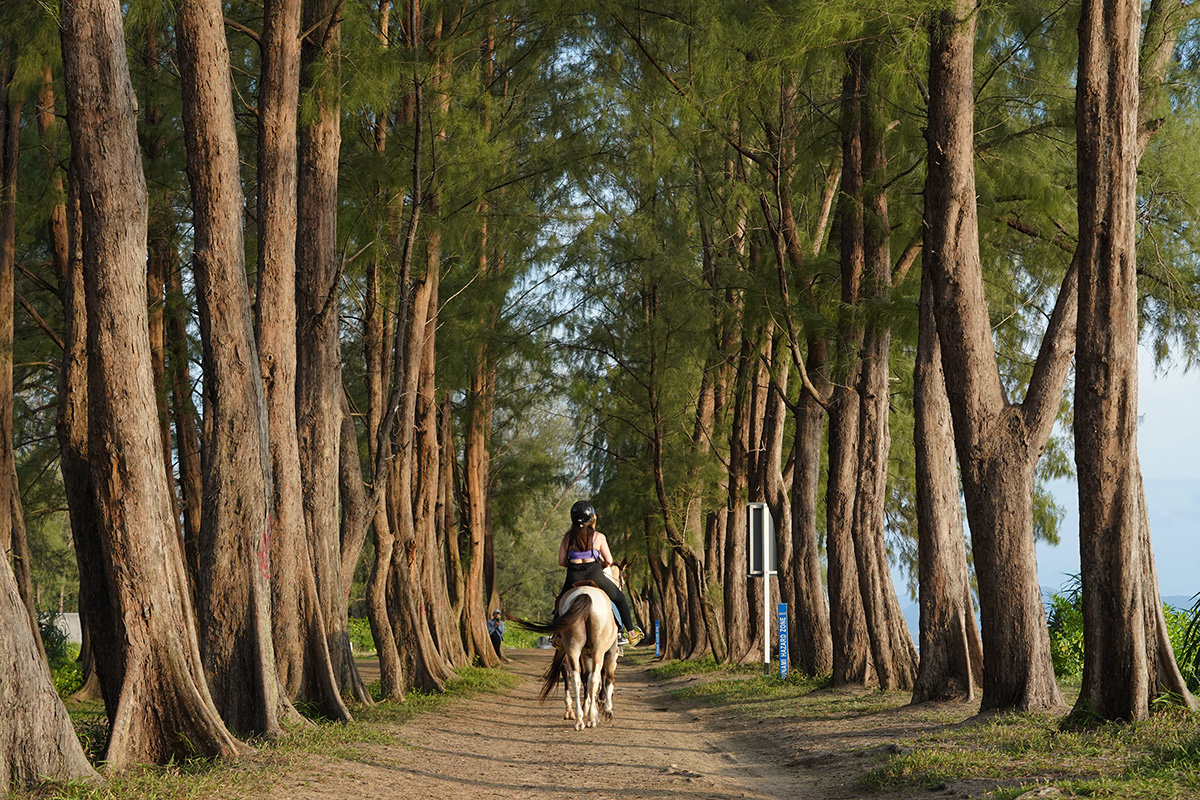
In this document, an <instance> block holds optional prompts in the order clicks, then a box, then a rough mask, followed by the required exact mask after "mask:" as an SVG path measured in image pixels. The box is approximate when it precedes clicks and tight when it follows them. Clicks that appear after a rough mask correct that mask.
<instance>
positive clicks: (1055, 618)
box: [1046, 575, 1083, 681]
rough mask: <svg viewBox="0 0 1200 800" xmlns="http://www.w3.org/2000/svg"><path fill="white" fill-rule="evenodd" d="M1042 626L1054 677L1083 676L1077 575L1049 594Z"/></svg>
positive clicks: (1080, 606) (1080, 593)
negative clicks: (1046, 628)
mask: <svg viewBox="0 0 1200 800" xmlns="http://www.w3.org/2000/svg"><path fill="white" fill-rule="evenodd" d="M1046 624H1047V625H1048V626H1049V628H1050V658H1051V659H1052V660H1053V662H1054V674H1055V676H1056V677H1058V678H1060V679H1063V680H1072V681H1078V680H1079V679H1080V678H1081V677H1082V676H1083V599H1082V587H1081V585H1080V581H1079V576H1078V575H1074V576H1071V578H1070V579H1069V580H1068V581H1067V582H1066V583H1065V584H1063V586H1062V588H1061V589H1060V590H1059V591H1058V592H1055V593H1054V594H1053V595H1051V597H1050V607H1049V609H1048V610H1047V612H1046Z"/></svg>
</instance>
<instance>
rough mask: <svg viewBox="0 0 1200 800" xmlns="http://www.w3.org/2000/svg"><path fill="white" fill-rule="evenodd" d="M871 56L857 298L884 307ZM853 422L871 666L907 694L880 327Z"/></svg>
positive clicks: (882, 214)
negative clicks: (889, 511) (888, 531)
mask: <svg viewBox="0 0 1200 800" xmlns="http://www.w3.org/2000/svg"><path fill="white" fill-rule="evenodd" d="M874 72H875V68H874V53H872V52H870V51H867V52H865V53H864V55H863V59H862V81H863V83H864V85H863V86H862V87H861V91H862V93H863V94H865V95H866V96H867V99H866V100H865V101H864V102H863V103H862V147H863V162H864V163H863V178H864V181H863V183H864V190H863V206H864V214H863V248H864V267H865V269H864V275H863V279H864V280H863V283H864V290H863V294H864V298H865V299H869V300H872V301H874V302H875V303H876V304H878V305H879V306H883V305H884V304H885V303H886V302H887V301H888V300H890V295H891V288H892V282H891V268H892V264H891V247H890V229H889V227H888V208H887V190H886V188H885V187H886V186H887V154H886V150H885V147H884V138H883V136H884V125H885V123H884V122H883V121H882V120H881V119H879V113H878V111H879V109H878V104H879V103H880V102H881V101H879V100H878V99H876V98H875V97H874V96H873V94H874V92H873V86H870V84H872V83H873V81H874V77H875V75H874ZM862 342H863V344H862V363H861V367H860V375H859V384H858V395H859V423H858V487H857V489H856V491H855V494H854V525H853V528H852V532H853V540H854V552H855V559H856V562H857V564H856V566H857V568H858V586H859V592H860V594H861V595H862V599H863V610H864V612H865V615H866V619H867V634H868V636H869V638H870V641H871V661H872V663H873V665H874V667H875V675H876V677H877V678H878V680H879V686H880V688H881V689H901V690H903V689H911V688H912V686H913V681H914V680H915V679H916V674H917V650H916V648H915V647H914V646H913V642H912V636H911V634H909V632H908V624H907V623H906V622H905V620H904V613H903V612H902V611H901V609H900V601H899V600H898V599H897V597H896V587H895V586H894V585H893V584H892V573H891V568H890V566H889V564H888V559H887V545H886V544H885V542H884V540H883V535H884V504H885V502H886V500H887V474H888V453H889V451H890V449H891V432H890V430H889V426H888V415H889V414H890V406H891V396H890V381H889V377H890V373H889V358H888V357H889V351H890V348H891V343H892V332H891V329H890V328H889V327H888V324H887V322H886V321H883V320H881V319H879V318H878V317H874V318H871V319H868V321H867V323H866V327H865V330H864V332H863V340H862Z"/></svg>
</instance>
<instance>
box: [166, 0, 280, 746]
mask: <svg viewBox="0 0 1200 800" xmlns="http://www.w3.org/2000/svg"><path fill="white" fill-rule="evenodd" d="M176 36H177V38H178V45H177V50H178V57H179V71H180V78H181V81H182V85H183V127H184V135H185V141H186V144H187V165H188V182H189V183H190V184H191V188H192V208H193V213H192V227H193V231H194V234H193V236H194V239H193V249H192V263H193V272H194V274H195V277H196V290H197V297H198V305H199V311H200V339H201V343H202V349H203V365H204V384H205V392H206V394H207V395H208V397H209V405H208V415H209V417H210V421H211V424H206V425H205V433H206V436H207V439H206V441H205V444H204V452H205V454H206V456H207V458H206V459H205V462H204V502H203V510H202V512H201V525H200V560H199V573H198V575H197V581H196V608H197V612H198V614H197V616H198V619H199V621H200V631H199V633H200V652H201V656H202V658H203V660H204V669H205V675H206V676H207V678H208V684H209V689H210V691H211V692H212V695H213V700H214V702H215V703H216V705H217V710H218V711H220V713H221V717H222V719H224V720H225V723H226V725H228V726H229V728H230V729H231V730H235V731H238V732H240V733H245V734H251V733H252V734H259V735H268V736H274V735H277V734H279V733H280V732H281V731H282V728H281V727H280V717H281V715H283V714H285V713H287V710H286V709H285V704H286V702H287V701H286V698H284V697H283V696H281V691H280V685H279V676H278V672H277V669H276V665H275V651H274V647H273V643H272V638H271V636H272V633H271V597H270V592H271V585H270V578H271V568H270V549H271V541H270V539H271V469H270V462H269V453H268V449H267V414H266V401H265V399H264V397H263V389H262V382H261V376H260V374H259V372H258V363H259V360H258V351H257V349H256V347H255V344H254V333H253V329H252V320H251V314H250V292H249V287H248V286H247V284H246V263H245V261H246V257H245V246H244V243H243V232H242V231H243V229H242V211H243V205H244V198H243V196H242V185H241V179H240V176H239V174H238V168H239V165H238V144H237V132H236V130H235V125H234V114H233V93H232V88H231V85H230V84H231V80H232V78H231V75H230V72H229V49H228V45H227V44H226V41H225V26H224V20H223V15H222V7H221V4H220V2H219V0H206V1H205V0H187V2H183V3H181V4H180V6H179V18H178V23H177V29H176Z"/></svg>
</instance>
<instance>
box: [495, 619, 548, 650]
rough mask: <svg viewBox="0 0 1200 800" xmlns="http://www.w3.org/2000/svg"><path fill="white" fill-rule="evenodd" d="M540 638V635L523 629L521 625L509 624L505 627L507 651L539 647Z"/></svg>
mask: <svg viewBox="0 0 1200 800" xmlns="http://www.w3.org/2000/svg"><path fill="white" fill-rule="evenodd" d="M539 636H540V634H537V633H534V632H533V631H531V630H527V629H525V628H522V627H521V626H520V625H514V624H512V623H508V624H506V625H505V626H504V647H505V649H510V648H517V649H527V648H534V647H537V642H538V637H539Z"/></svg>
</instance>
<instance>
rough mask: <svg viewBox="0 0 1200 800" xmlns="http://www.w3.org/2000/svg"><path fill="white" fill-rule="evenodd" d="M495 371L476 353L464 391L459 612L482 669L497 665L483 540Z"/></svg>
mask: <svg viewBox="0 0 1200 800" xmlns="http://www.w3.org/2000/svg"><path fill="white" fill-rule="evenodd" d="M494 385H495V372H494V370H492V369H491V368H490V366H489V364H488V359H487V354H486V348H485V347H484V346H483V345H480V346H479V347H478V348H477V351H476V357H475V367H474V369H473V370H472V373H471V386H470V389H469V390H468V392H467V418H466V424H465V426H464V427H465V431H464V436H465V439H466V441H465V442H464V444H463V483H464V484H465V486H466V496H467V506H466V508H465V509H463V511H464V516H465V519H464V523H465V525H466V536H467V541H468V550H467V553H468V555H467V575H466V577H467V584H466V603H465V607H464V609H463V636H464V637H465V638H466V639H468V640H469V641H468V650H474V652H475V655H476V657H477V658H478V659H479V660H480V661H481V662H482V663H483V665H484V666H487V667H494V666H497V665H498V664H499V659H498V658H497V657H496V652H495V650H493V649H492V646H491V643H490V642H489V640H488V637H487V626H486V624H485V623H486V621H487V617H486V609H485V608H484V607H483V604H484V603H485V602H486V601H487V598H486V597H485V596H484V569H485V566H486V565H485V563H484V556H485V553H484V541H485V539H486V538H487V537H486V531H485V527H486V524H487V506H488V497H487V490H488V479H489V477H490V476H489V472H490V469H489V465H490V463H491V458H490V452H489V441H490V439H491V434H492V405H491V404H492V400H493V396H494V394H493V390H494Z"/></svg>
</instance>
